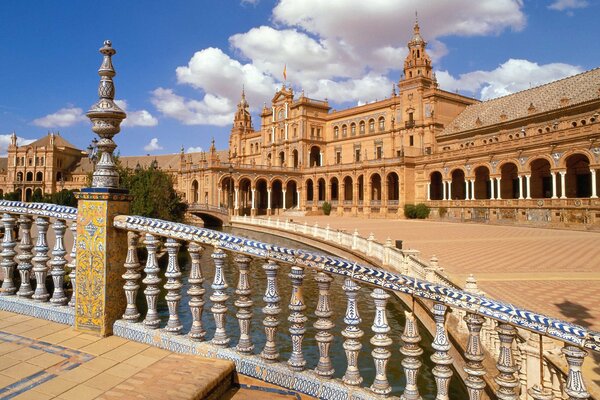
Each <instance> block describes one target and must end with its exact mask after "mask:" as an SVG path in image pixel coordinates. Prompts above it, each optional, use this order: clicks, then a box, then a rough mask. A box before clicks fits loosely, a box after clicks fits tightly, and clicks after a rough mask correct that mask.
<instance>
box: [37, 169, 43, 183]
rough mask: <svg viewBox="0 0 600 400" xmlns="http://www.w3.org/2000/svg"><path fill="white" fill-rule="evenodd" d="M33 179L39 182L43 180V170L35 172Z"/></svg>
mask: <svg viewBox="0 0 600 400" xmlns="http://www.w3.org/2000/svg"><path fill="white" fill-rule="evenodd" d="M35 180H36V181H38V182H41V181H43V180H44V173H43V172H41V171H40V172H36V174H35Z"/></svg>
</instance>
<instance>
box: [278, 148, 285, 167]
mask: <svg viewBox="0 0 600 400" xmlns="http://www.w3.org/2000/svg"><path fill="white" fill-rule="evenodd" d="M279 165H280V166H282V167H285V153H284V152H283V151H280V152H279Z"/></svg>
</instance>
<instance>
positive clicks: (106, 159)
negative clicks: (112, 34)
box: [86, 40, 127, 189]
mask: <svg viewBox="0 0 600 400" xmlns="http://www.w3.org/2000/svg"><path fill="white" fill-rule="evenodd" d="M100 54H102V55H103V59H102V64H101V65H100V69H99V70H98V75H100V84H99V85H98V101H97V102H96V103H95V104H94V105H93V106H92V107H91V108H90V109H89V111H88V112H87V113H86V116H87V117H88V118H89V119H90V120H91V121H92V131H94V132H95V133H96V134H97V135H98V136H100V140H99V141H98V150H99V151H100V154H101V156H100V160H99V161H98V163H97V164H96V170H95V171H94V175H93V178H92V187H93V188H109V189H116V188H118V187H119V175H118V173H117V171H116V166H115V162H114V159H113V152H114V150H115V148H116V147H117V145H116V144H115V142H114V141H113V140H112V138H113V136H114V135H116V134H117V133H119V132H120V131H121V122H122V121H123V120H124V119H125V118H126V117H127V115H126V114H125V112H124V111H123V110H121V109H120V108H119V106H117V105H116V104H115V102H114V100H115V85H114V82H113V77H114V76H115V75H116V74H117V73H116V72H115V69H114V67H113V65H112V56H114V55H115V54H116V51H115V49H113V48H112V43H111V41H110V40H105V41H104V46H103V47H102V48H101V49H100Z"/></svg>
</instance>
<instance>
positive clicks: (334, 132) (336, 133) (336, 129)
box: [333, 126, 340, 139]
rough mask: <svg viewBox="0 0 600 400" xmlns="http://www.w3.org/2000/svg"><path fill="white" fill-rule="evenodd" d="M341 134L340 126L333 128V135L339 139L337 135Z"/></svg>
mask: <svg viewBox="0 0 600 400" xmlns="http://www.w3.org/2000/svg"><path fill="white" fill-rule="evenodd" d="M339 135H340V128H338V127H337V126H336V127H335V128H333V137H334V138H336V139H337V137H338V136H339Z"/></svg>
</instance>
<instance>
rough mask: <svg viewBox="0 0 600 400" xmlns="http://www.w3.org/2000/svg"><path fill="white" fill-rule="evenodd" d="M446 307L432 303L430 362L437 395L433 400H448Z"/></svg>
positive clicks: (449, 362)
mask: <svg viewBox="0 0 600 400" xmlns="http://www.w3.org/2000/svg"><path fill="white" fill-rule="evenodd" d="M447 309H448V307H446V306H445V305H444V304H442V303H434V304H433V308H432V312H433V319H434V320H435V337H434V338H433V343H432V344H431V347H433V349H434V350H435V353H433V354H432V355H431V361H433V363H434V364H435V367H433V371H432V373H433V376H434V377H435V384H436V386H437V395H436V397H435V400H449V399H450V397H448V386H449V385H450V378H451V377H452V368H451V365H452V361H453V360H452V356H450V354H448V351H450V348H451V346H450V341H449V340H448V332H447V331H446V326H445V322H446V310H447Z"/></svg>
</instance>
